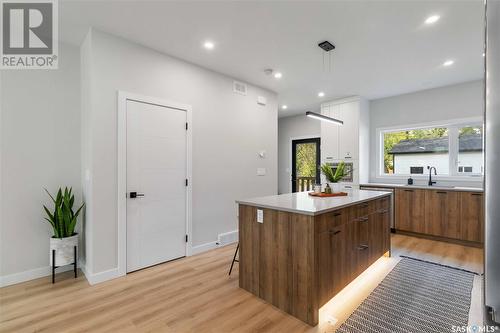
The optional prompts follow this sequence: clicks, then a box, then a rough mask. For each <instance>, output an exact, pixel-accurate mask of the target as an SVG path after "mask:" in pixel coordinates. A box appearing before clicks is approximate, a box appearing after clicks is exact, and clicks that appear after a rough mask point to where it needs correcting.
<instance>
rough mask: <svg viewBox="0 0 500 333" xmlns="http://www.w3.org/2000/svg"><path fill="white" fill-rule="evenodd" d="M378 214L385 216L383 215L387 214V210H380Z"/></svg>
mask: <svg viewBox="0 0 500 333" xmlns="http://www.w3.org/2000/svg"><path fill="white" fill-rule="evenodd" d="M378 212H379V213H380V214H385V213H388V212H389V210H388V209H381V210H379V211H378Z"/></svg>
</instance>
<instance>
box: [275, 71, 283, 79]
mask: <svg viewBox="0 0 500 333" xmlns="http://www.w3.org/2000/svg"><path fill="white" fill-rule="evenodd" d="M282 76H283V74H281V73H280V72H276V73H274V78H275V79H281V77H282Z"/></svg>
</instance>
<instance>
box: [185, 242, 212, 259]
mask: <svg viewBox="0 0 500 333" xmlns="http://www.w3.org/2000/svg"><path fill="white" fill-rule="evenodd" d="M217 247H218V245H217V241H213V242H208V243H205V244H201V245H196V246H193V247H192V248H191V254H190V255H191V256H194V255H196V254H200V253H203V252H207V251H210V250H213V249H216V248H217Z"/></svg>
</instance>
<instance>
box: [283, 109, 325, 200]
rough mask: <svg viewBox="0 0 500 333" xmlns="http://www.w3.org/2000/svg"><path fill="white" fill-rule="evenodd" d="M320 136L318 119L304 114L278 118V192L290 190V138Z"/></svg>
mask: <svg viewBox="0 0 500 333" xmlns="http://www.w3.org/2000/svg"><path fill="white" fill-rule="evenodd" d="M320 136H321V126H320V121H318V120H316V119H311V118H309V117H306V116H305V115H300V116H293V117H283V118H279V120H278V151H279V158H278V173H279V174H278V182H279V186H278V192H279V193H280V194H281V193H289V192H291V181H290V179H291V176H292V170H291V163H292V157H291V154H292V145H291V140H292V138H295V139H304V138H317V137H320Z"/></svg>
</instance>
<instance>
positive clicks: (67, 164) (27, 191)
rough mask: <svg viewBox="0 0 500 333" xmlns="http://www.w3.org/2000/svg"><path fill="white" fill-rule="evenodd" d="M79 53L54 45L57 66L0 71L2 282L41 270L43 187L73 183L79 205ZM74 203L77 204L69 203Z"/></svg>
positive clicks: (45, 228)
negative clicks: (53, 68) (57, 52)
mask: <svg viewBox="0 0 500 333" xmlns="http://www.w3.org/2000/svg"><path fill="white" fill-rule="evenodd" d="M78 52H79V50H78V48H76V47H73V46H67V45H64V44H60V47H59V69H57V70H4V71H0V72H1V111H2V114H1V117H2V122H1V131H0V135H1V144H2V146H1V163H2V165H1V168H0V170H1V195H0V198H1V203H0V204H1V207H2V209H1V210H0V219H1V223H0V224H1V232H0V234H1V235H0V276H1V277H2V281H1V283H4V284H10V283H13V282H20V281H22V280H26V279H30V278H35V277H39V276H43V275H46V274H48V273H49V272H50V270H49V237H51V236H52V231H51V229H50V227H49V225H48V223H47V222H46V221H45V220H44V219H43V217H44V213H43V209H42V204H46V205H50V201H49V200H48V199H49V198H48V196H47V194H46V193H45V192H44V190H43V188H44V187H46V188H47V189H48V190H49V191H51V192H55V191H56V189H57V188H58V187H59V186H72V187H73V190H74V191H75V193H76V194H77V202H79V197H80V192H81V186H80V97H79V95H80V93H79V86H80V82H79V67H80V66H79V65H80V63H79V53H78ZM75 205H76V204H75Z"/></svg>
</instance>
